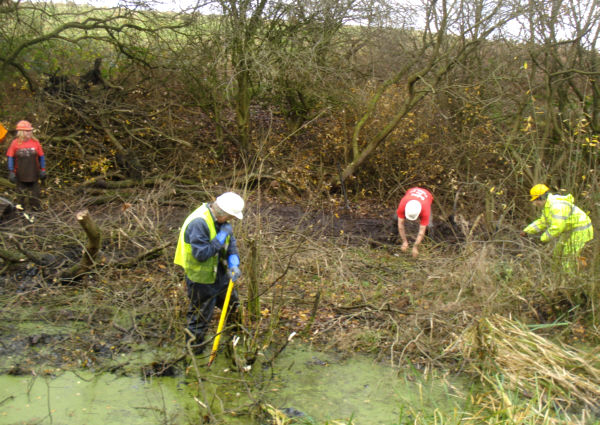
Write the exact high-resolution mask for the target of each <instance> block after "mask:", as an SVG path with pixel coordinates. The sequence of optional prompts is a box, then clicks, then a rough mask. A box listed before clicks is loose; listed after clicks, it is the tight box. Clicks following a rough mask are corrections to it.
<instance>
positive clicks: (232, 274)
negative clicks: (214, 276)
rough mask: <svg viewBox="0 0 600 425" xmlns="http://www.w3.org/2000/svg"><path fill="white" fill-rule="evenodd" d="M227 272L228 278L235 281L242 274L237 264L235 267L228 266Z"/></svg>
mask: <svg viewBox="0 0 600 425" xmlns="http://www.w3.org/2000/svg"><path fill="white" fill-rule="evenodd" d="M227 274H228V275H229V279H231V280H233V281H234V282H235V281H236V280H238V279H239V278H240V276H241V275H242V271H241V270H240V268H239V267H238V266H235V267H230V268H229V270H227Z"/></svg>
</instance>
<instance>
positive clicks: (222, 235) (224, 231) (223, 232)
mask: <svg viewBox="0 0 600 425" xmlns="http://www.w3.org/2000/svg"><path fill="white" fill-rule="evenodd" d="M232 233H233V227H231V224H229V223H223V224H221V228H220V229H219V233H217V236H216V238H217V240H218V241H219V242H221V245H225V239H227V236H229V235H231V234H232Z"/></svg>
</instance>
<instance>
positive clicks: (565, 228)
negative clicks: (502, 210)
mask: <svg viewBox="0 0 600 425" xmlns="http://www.w3.org/2000/svg"><path fill="white" fill-rule="evenodd" d="M529 193H530V195H531V201H532V202H533V203H534V205H536V206H537V207H540V208H541V207H543V211H542V215H541V216H540V218H538V219H537V220H535V221H534V222H533V223H531V224H530V225H528V226H527V227H525V229H523V231H522V232H521V234H522V235H523V236H524V235H533V234H536V233H540V232H543V233H542V236H541V237H540V241H542V242H549V241H551V240H553V239H557V238H558V241H557V243H556V246H555V247H554V251H553V253H552V256H553V258H554V259H555V260H557V261H559V262H560V263H561V264H562V268H563V270H565V271H566V272H571V273H572V272H575V271H576V270H577V258H578V257H579V253H580V252H581V250H582V249H583V247H584V246H585V244H586V243H587V242H589V241H591V240H592V239H593V238H594V228H593V227H592V220H590V218H589V217H588V215H587V214H586V213H585V212H584V211H583V210H581V208H579V207H578V206H576V205H575V204H574V203H573V201H574V198H573V195H571V194H567V195H558V194H552V193H550V189H549V188H548V186H546V185H544V184H536V185H535V186H533V187H532V188H531V190H530V192H529Z"/></svg>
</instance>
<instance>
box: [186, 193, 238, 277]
mask: <svg viewBox="0 0 600 425" xmlns="http://www.w3.org/2000/svg"><path fill="white" fill-rule="evenodd" d="M197 218H201V219H203V220H204V221H205V222H206V225H207V226H208V230H209V233H210V235H209V240H213V239H214V237H215V236H216V235H217V230H216V228H215V222H214V220H213V217H212V214H211V213H210V210H209V208H208V204H203V205H202V206H200V207H199V208H197V209H196V210H195V211H194V212H193V213H191V214H190V215H189V216H188V218H186V219H185V221H184V222H183V226H181V230H180V231H179V239H178V241H177V248H175V259H174V263H175V264H177V265H179V266H181V267H183V269H184V270H185V274H186V276H187V277H188V279H190V280H191V281H192V282H196V283H214V282H215V280H216V278H217V266H218V264H219V254H217V255H213V256H212V257H210V258H209V259H207V260H206V261H198V260H196V258H194V255H193V254H192V245H191V244H190V243H188V242H186V241H185V231H186V229H187V227H188V225H189V224H190V223H191V222H192V221H193V220H195V219H197ZM228 243H229V236H228V237H227V239H226V241H225V245H227V244H228Z"/></svg>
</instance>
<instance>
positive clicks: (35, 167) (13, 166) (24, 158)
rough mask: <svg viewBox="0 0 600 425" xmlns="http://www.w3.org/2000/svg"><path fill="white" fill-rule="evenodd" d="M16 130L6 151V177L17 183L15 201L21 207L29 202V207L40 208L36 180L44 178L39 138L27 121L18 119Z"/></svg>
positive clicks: (44, 169)
mask: <svg viewBox="0 0 600 425" xmlns="http://www.w3.org/2000/svg"><path fill="white" fill-rule="evenodd" d="M16 130H17V137H16V139H14V140H13V141H12V142H11V144H10V146H9V147H8V151H7V152H6V157H7V159H8V179H9V180H10V181H11V182H12V183H15V184H16V185H17V191H18V192H19V199H18V200H17V202H18V203H19V204H21V206H22V207H23V208H25V206H26V204H29V207H30V208H31V209H33V210H37V209H39V208H40V184H39V182H38V180H40V179H41V180H45V179H46V159H45V156H44V151H43V150H42V145H41V144H40V142H39V140H38V139H36V138H35V137H33V126H32V125H31V123H30V122H29V121H25V120H23V121H19V122H18V123H17V126H16Z"/></svg>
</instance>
